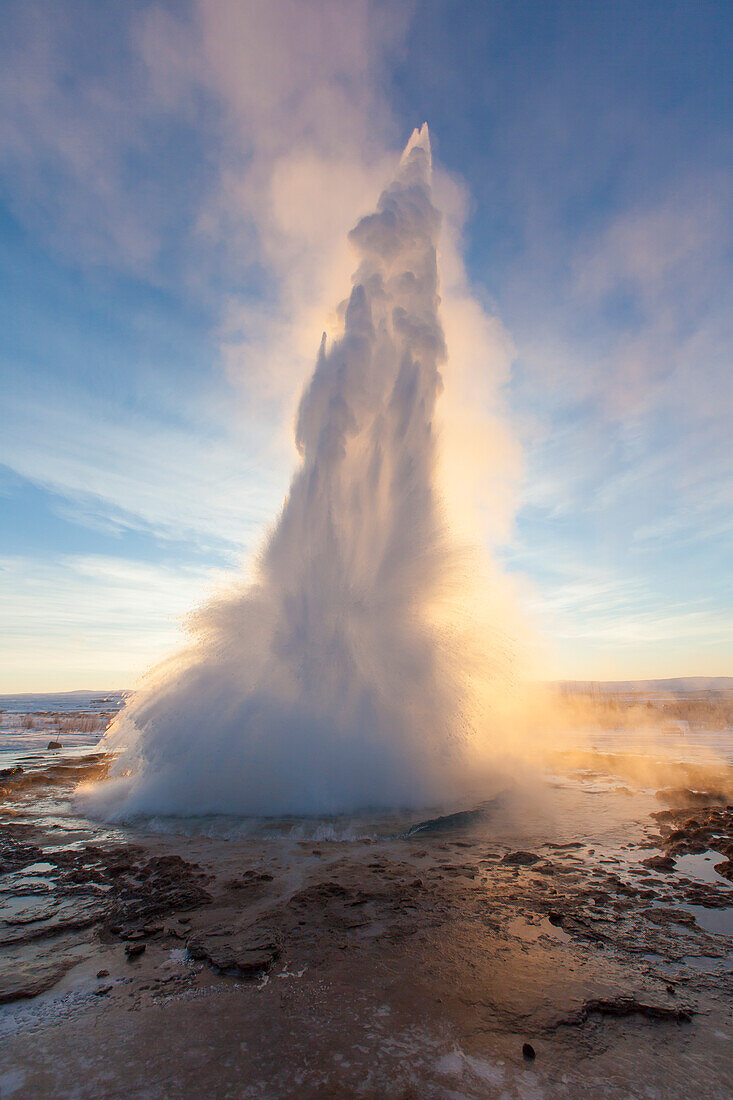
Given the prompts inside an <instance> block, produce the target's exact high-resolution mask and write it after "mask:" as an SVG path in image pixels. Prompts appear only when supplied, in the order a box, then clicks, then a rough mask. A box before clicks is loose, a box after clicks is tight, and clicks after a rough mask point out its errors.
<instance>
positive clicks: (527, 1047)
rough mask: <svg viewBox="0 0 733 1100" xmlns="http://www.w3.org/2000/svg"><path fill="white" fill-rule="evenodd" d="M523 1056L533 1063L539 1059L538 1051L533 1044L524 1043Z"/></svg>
mask: <svg viewBox="0 0 733 1100" xmlns="http://www.w3.org/2000/svg"><path fill="white" fill-rule="evenodd" d="M522 1055H523V1057H524V1058H526V1059H527V1061H528V1062H533V1061H534V1059H535V1058H536V1057H537V1054H536V1051H535V1049H534V1047H533V1046H532V1044H531V1043H524V1044H523V1046H522Z"/></svg>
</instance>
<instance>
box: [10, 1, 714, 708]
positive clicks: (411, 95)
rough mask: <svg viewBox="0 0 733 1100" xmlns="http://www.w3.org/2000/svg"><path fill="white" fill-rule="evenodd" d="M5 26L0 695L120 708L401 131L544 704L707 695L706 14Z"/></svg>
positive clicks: (140, 15) (195, 598)
mask: <svg viewBox="0 0 733 1100" xmlns="http://www.w3.org/2000/svg"><path fill="white" fill-rule="evenodd" d="M0 20H1V21H2V33H1V34H0V51H2V58H0V95H1V96H2V101H3V111H2V121H0V156H1V157H2V163H3V171H2V180H1V182H0V240H1V241H2V248H1V250H0V276H1V278H2V286H3V294H2V296H1V297H0V331H2V334H3V339H2V342H1V350H0V364H1V372H2V379H1V381H0V507H1V508H2V514H3V517H4V522H3V524H2V532H1V535H0V621H1V623H2V626H1V628H0V651H1V652H0V684H2V687H1V688H0V690H6V691H15V690H24V689H25V690H44V689H48V690H52V689H62V688H78V687H97V686H99V687H113V686H127V685H128V684H130V683H131V682H132V681H133V680H134V678H135V677H136V676H137V675H139V673H140V672H142V671H143V670H144V669H145V668H146V667H147V666H148V665H149V663H150V662H152V661H154V660H156V659H158V658H159V657H160V656H162V655H163V654H164V652H165V651H166V650H167V649H168V648H169V647H170V646H171V645H174V644H175V642H176V638H177V637H178V636H179V630H180V622H181V620H182V618H183V616H185V613H186V612H187V610H189V609H190V608H192V607H193V606H195V605H196V604H197V603H198V602H199V601H201V600H202V599H203V598H204V596H205V593H206V592H207V591H210V590H211V588H212V586H214V587H215V586H216V585H217V584H219V583H221V582H222V580H223V579H224V578H225V577H226V575H227V572H228V571H230V570H231V569H233V568H236V567H239V566H240V565H242V564H243V563H244V568H246V560H247V557H248V555H249V554H250V553H251V552H252V551H253V549H256V547H257V545H258V543H259V541H260V540H261V539H262V537H263V534H264V532H265V531H266V529H267V524H268V523H269V522H271V521H272V519H273V518H274V516H275V515H276V513H277V510H278V508H279V506H280V504H281V502H282V498H283V495H284V493H285V492H286V491H287V485H288V480H289V474H290V472H291V470H292V468H293V464H294V461H295V458H294V451H293V448H292V444H291V441H290V424H291V421H292V413H293V409H294V406H295V402H296V400H297V396H298V393H299V391H300V389H301V387H302V385H303V383H304V381H305V379H306V378H307V376H308V373H309V371H310V369H311V367H312V362H313V359H314V355H315V350H316V348H317V345H318V340H319V337H320V332H321V330H322V329H323V328H324V327H328V324H329V323H330V319H329V311H330V310H332V308H333V306H335V304H336V303H337V302H338V301H339V299H340V298H341V297H343V295H344V293H345V292H346V290H347V289H348V256H347V254H346V252H345V246H344V237H345V233H346V231H347V230H348V228H349V227H350V225H351V224H352V223H353V221H354V220H355V218H356V217H357V216H358V215H359V214H361V213H363V212H364V210H366V209H368V208H369V205H370V204H371V203H372V202H373V200H374V198H375V196H376V194H377V193H378V190H379V187H380V185H381V184H382V183H383V182H384V181H385V180H386V178H388V175H389V170H390V165H391V164H392V163H393V162H394V157H395V156H396V155H397V153H398V151H399V149H400V147H401V145H402V144H404V142H405V141H406V139H407V137H408V136H409V133H410V131H411V129H412V127H413V126H414V125H416V124H419V123H421V122H422V121H423V120H424V119H427V121H428V123H429V125H430V129H431V137H432V141H433V149H434V154H435V158H436V162H437V164H438V165H439V169H440V172H439V177H440V178H439V180H438V181H437V183H438V189H439V193H440V194H441V195H443V196H444V197H445V199H446V202H447V207H448V222H449V223H450V225H451V226H452V229H451V232H453V234H454V239H455V237H456V235H457V234H458V233H460V235H461V239H462V251H463V260H464V263H465V270H462V269H459V267H460V265H458V266H456V264H457V261H456V260H455V259H454V261H453V264H454V268H455V270H454V275H455V279H454V282H455V281H456V280H457V281H458V283H460V286H461V288H462V289H461V294H463V295H464V298H465V297H466V296H468V295H469V294H470V299H471V301H472V302H473V303H475V304H476V309H480V310H481V311H482V313H481V316H482V317H483V319H484V320H485V321H486V324H487V325H490V326H493V327H491V332H492V333H493V336H492V340H493V341H494V344H493V345H492V347H491V348H488V345H487V349H488V350H487V353H486V363H487V365H486V368H485V373H486V382H487V386H486V389H485V392H486V394H487V396H486V402H487V404H488V405H490V406H491V408H490V409H489V410H488V411H489V412H490V414H491V416H493V417H494V421H493V422H494V424H495V425H496V438H497V439H498V438H499V436H501V437H502V439H503V436H504V434H505V435H506V436H507V438H509V437H511V439H512V440H513V441H514V442H513V443H512V444H511V445H509V444H505V443H502V445H501V446H500V447H499V445H498V444H497V455H498V457H495V460H493V461H494V462H495V465H496V466H497V468H498V466H499V465H501V464H502V463H506V466H507V469H508V468H509V467H511V474H510V476H509V475H508V476H507V478H506V480H507V483H508V485H509V488H508V489H507V491H506V494H505V495H507V494H508V495H510V497H511V500H510V506H509V505H507V504H506V501H505V503H504V506H503V511H502V515H501V518H498V517H497V516H496V515H495V511H496V510H492V511H491V517H490V520H489V522H488V524H487V529H486V538H487V541H489V542H490V543H491V549H492V553H494V554H495V555H496V556H497V557H498V559H499V560H500V562H501V563H502V565H503V567H504V568H505V569H507V570H508V571H510V572H511V573H512V574H513V575H514V576H515V577H516V578H517V585H518V587H519V590H520V592H521V598H522V600H523V602H524V603H525V605H526V608H527V613H528V615H529V617H530V618H531V619H532V621H533V622H534V623H535V624H536V627H537V630H538V632H539V633H540V634H541V635H543V636H544V637H545V638H546V640H547V650H548V653H549V654H550V658H549V659H548V666H547V668H548V674H552V675H560V676H566V677H570V678H588V677H592V678H617V677H626V676H634V675H638V676H640V677H650V676H665V675H669V676H672V675H684V674H701V675H705V674H709V675H716V674H718V675H724V674H730V672H731V669H732V667H733V662H732V661H731V656H732V655H733V587H732V582H731V563H732V562H733V548H732V546H731V543H732V541H733V540H732V538H731V534H732V526H733V524H732V516H733V477H732V476H731V475H732V473H733V471H732V469H731V467H732V465H733V459H732V457H731V456H732V454H733V448H731V445H730V424H731V416H732V414H733V393H732V388H733V387H732V383H731V377H732V375H733V371H732V369H731V352H730V349H731V336H732V335H733V334H732V332H731V329H732V327H733V320H732V318H733V308H732V307H733V302H731V297H732V294H731V288H732V287H733V278H732V276H733V255H732V250H731V241H732V234H731V193H732V190H731V167H730V166H731V164H733V156H732V153H733V149H732V145H733V127H732V126H731V120H732V119H733V76H732V75H731V67H730V63H729V58H730V56H731V51H732V49H733V13H732V11H731V8H730V5H729V4H727V3H722V2H721V3H709V2H705V0H695V2H692V0H691V2H688V3H674V2H672V0H666V2H664V3H653V2H644V3H639V2H633V3H632V2H630V3H624V2H622V0H618V2H615V3H613V4H605V5H601V4H596V3H591V2H582V0H576V2H573V3H547V2H543V3H532V2H519V3H518V2H511V3H492V2H488V0H487V2H482V3H469V2H462V3H458V2H455V0H454V2H450V3H449V2H437V0H426V2H423V3H415V4H408V3H402V2H400V3H387V4H373V3H371V4H367V3H361V2H359V0H353V2H350V3H345V4H344V3H336V2H335V0H333V2H331V0H323V2H314V3H308V4H306V3H297V2H296V0H275V2H273V3H270V4H268V5H262V4H258V3H250V2H246V3H245V2H235V0H197V2H192V3H168V4H163V3H142V2H137V0H133V2H131V3H128V4H124V5H120V4H117V3H108V2H99V0H97V2H94V3H92V2H90V3H84V2H75V3H64V2H54V3H47V4H44V3H37V4H33V5H28V4H26V3H22V2H14V0H9V2H7V3H6V4H4V5H3V11H2V14H1V15H0ZM446 262H447V263H450V262H451V261H450V260H447V261H446ZM456 273H457V274H456ZM447 281H448V282H450V277H448V279H447ZM448 291H449V296H450V292H451V291H450V287H448ZM487 331H488V330H487ZM497 334H500V335H501V339H499V338H498V336H497ZM499 344H500V345H501V350H500V351H498V350H497V348H498V346H499ZM483 349H484V345H483V344H480V345H477V347H476V348H474V349H473V351H474V353H475V357H476V360H477V364H478V365H477V366H476V367H475V368H473V369H474V370H475V371H477V372H479V373H480V372H481V370H482V369H483V368H482V365H481V355H480V354H478V352H482V351H483ZM492 349H493V350H492ZM509 349H511V350H509ZM454 354H455V356H456V358H459V357H460V356H461V354H462V349H461V347H460V346H459V347H454ZM446 382H447V385H448V386H450V382H451V378H450V374H448V376H447V379H446ZM487 430H490V431H493V429H487ZM492 438H493V437H492ZM520 453H521V458H518V457H517V456H518V455H519V454H520ZM482 463H488V459H486V457H485V453H484V451H483V450H480V451H477V452H476V463H475V466H476V476H477V478H478V479H479V481H480V480H481V478H482V477H484V476H485V479H486V484H487V486H488V485H489V483H491V484H493V482H494V481H495V480H497V479H498V480H501V476H503V474H502V475H501V476H500V475H498V474H497V471H496V469H494V468H493V467H492V468H490V467H489V465H482ZM487 491H488V490H487ZM489 495H490V493H489ZM509 511H511V513H512V516H513V519H512V522H511V523H510V522H508V519H507V514H508V512H509ZM493 519H495V520H496V522H495V523H494V524H493V527H492V522H493Z"/></svg>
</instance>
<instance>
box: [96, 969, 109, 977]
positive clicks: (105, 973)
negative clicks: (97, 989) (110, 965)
mask: <svg viewBox="0 0 733 1100" xmlns="http://www.w3.org/2000/svg"><path fill="white" fill-rule="evenodd" d="M97 977H98V978H108V977H109V970H98V971H97Z"/></svg>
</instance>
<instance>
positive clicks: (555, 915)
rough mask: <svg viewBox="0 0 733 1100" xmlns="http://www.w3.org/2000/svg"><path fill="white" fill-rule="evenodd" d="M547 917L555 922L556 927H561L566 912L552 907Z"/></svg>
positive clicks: (551, 921)
mask: <svg viewBox="0 0 733 1100" xmlns="http://www.w3.org/2000/svg"><path fill="white" fill-rule="evenodd" d="M547 919H548V920H549V922H550V924H554V925H555V927H556V928H559V926H560V925H561V924H562V922H563V920H564V919H565V917H564V914H562V913H559V912H558V911H557V910H555V909H551V910H550V912H549V913H548V914H547Z"/></svg>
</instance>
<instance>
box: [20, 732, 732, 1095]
mask: <svg viewBox="0 0 733 1100" xmlns="http://www.w3.org/2000/svg"><path fill="white" fill-rule="evenodd" d="M44 721H45V720H44V718H43V717H42V716H41V717H38V716H36V720H35V723H34V725H35V729H34V731H32V732H29V736H35V737H36V740H38V737H39V736H41V737H44V736H45V732H46V727H45V726H44ZM66 722H67V730H70V729H71V726H73V724H74V722H73V718H71V717H70V718H67V719H66ZM46 724H47V723H46ZM6 733H7V731H6ZM626 736H627V735H624V734H622V733H620V732H619V733H613V731H610V732H609V731H607V732H605V733H604V734H602V735H600V734H599V735H598V736H597V737H596V738H595V741H596V744H595V746H594V745H592V744H589V747H587V748H586V749H585V750H584V751H582V752H581V751H574V752H573V753H566V754H563V755H558V756H557V757H556V758H555V759H554V760H553V762H552V764H551V766H550V765H548V766H547V767H546V768H545V769H544V772H543V775H542V779H541V782H540V783H539V784H535V786H534V787H532V788H531V789H526V790H523V789H520V788H519V787H517V788H516V789H507V790H506V791H505V792H504V793H503V794H502V795H500V796H499V797H497V798H494V799H493V800H490V801H488V802H486V803H484V804H482V805H479V806H477V807H475V808H473V809H471V810H469V811H467V812H459V813H456V814H453V815H450V816H443V817H432V818H431V817H428V816H427V815H425V816H424V817H423V818H422V820H421V819H420V817H419V815H414V814H413V815H396V816H395V817H394V818H392V819H388V818H386V817H382V818H380V819H376V818H363V819H358V820H357V819H353V818H352V819H349V820H344V819H340V820H331V821H324V820H321V821H315V820H300V821H285V820H279V821H269V822H265V823H263V822H259V823H255V822H252V821H245V820H242V819H239V820H237V819H233V818H232V819H229V818H205V819H199V820H197V821H189V822H185V821H183V820H166V821H163V820H158V821H155V820H149V819H148V820H146V821H145V822H139V823H138V824H137V825H136V826H135V827H132V826H129V825H128V826H125V827H116V828H114V829H111V828H109V827H107V826H105V827H100V826H98V825H96V824H94V823H92V822H90V821H87V820H85V819H83V818H80V817H79V816H77V814H76V813H75V811H74V809H73V804H72V802H71V797H72V793H73V790H74V788H75V786H76V784H77V783H78V781H79V780H80V779H82V778H85V777H86V778H100V777H101V776H103V774H104V772H105V770H106V768H107V766H108V760H107V759H106V757H105V756H104V755H103V754H101V753H99V752H98V751H95V749H94V747H93V746H91V747H87V748H82V747H77V748H74V749H72V750H70V751H68V752H67V751H66V750H65V749H64V750H61V751H56V752H53V751H50V752H49V751H46V750H45V747H44V748H43V749H42V750H41V749H39V748H36V749H35V750H34V751H33V752H26V753H25V754H23V753H22V752H20V753H19V752H18V748H17V745H16V747H15V749H14V750H13V751H14V755H12V754H10V753H8V754H6V756H7V757H8V759H6V760H5V761H4V765H5V771H6V773H7V774H4V775H3V777H2V780H0V783H1V784H2V787H3V791H2V797H3V802H2V816H1V824H0V860H1V864H0V871H1V872H2V873H1V875H0V891H1V893H0V904H1V909H0V921H1V923H0V943H1V944H2V946H1V948H0V954H1V959H0V1000H1V1001H2V1007H1V1008H0V1035H1V1036H2V1042H1V1043H0V1095H1V1096H49V1095H58V1096H74V1097H95V1098H97V1097H105V1096H108V1097H116V1096H120V1095H126V1096H132V1097H142V1096H145V1097H151V1096H152V1097H178V1096H182V1097H183V1096H193V1095H197V1096H199V1095H215V1096H237V1097H252V1098H255V1097H257V1098H259V1097H299V1098H304V1097H349V1096H359V1097H374V1098H376V1097H380V1098H382V1097H395V1098H398V1097H402V1098H405V1100H406V1098H408V1097H414V1098H417V1097H421V1098H422V1097H452V1098H455V1097H487V1096H489V1097H493V1096H496V1097H520V1098H523V1100H528V1098H534V1097H537V1098H539V1097H556V1096H557V1097H561V1096H567V1097H586V1096H587V1097H600V1096H609V1097H629V1096H633V1097H637V1096H638V1097H647V1098H649V1097H660V1098H661V1097H664V1098H665V1100H667V1098H671V1097H688V1096H690V1095H696V1096H700V1097H728V1096H730V1095H731V1094H733V1059H731V1043H732V1042H733V1011H732V1010H733V959H732V958H731V953H730V951H731V942H732V941H731V935H733V887H732V881H733V863H732V862H731V856H733V797H731V791H732V790H733V775H732V774H731V768H730V767H729V765H727V764H725V763H721V764H720V765H719V766H717V767H715V768H711V767H710V766H709V765H705V766H703V765H701V764H700V763H699V762H696V760H697V759H698V758H699V755H700V754H699V752H698V740H699V738H696V735H695V734H694V732H693V731H692V730H688V732H687V733H686V734H685V733H680V732H676V733H675V732H673V731H668V732H666V733H664V734H663V735H660V736H658V737H657V738H656V740H655V741H654V745H655V748H654V750H653V751H652V750H649V751H647V752H646V753H641V752H639V751H638V748H637V749H635V750H634V752H631V751H625V749H624V739H625V737H626ZM700 737H701V738H702V740H707V735H705V734H701V735H700ZM726 738H728V739H730V738H729V735H728V734H720V733H719V734H718V740H719V741H721V739H722V741H725V740H726ZM6 739H7V738H6ZM665 739H666V740H665ZM590 741H593V738H590ZM660 743H663V744H664V747H665V751H664V752H663V753H662V752H661V751H659V745H660ZM655 753H656V755H655ZM11 756H12V759H13V760H14V761H15V763H14V764H11V763H8V760H9V759H10V758H11ZM685 757H687V759H685ZM18 767H20V768H22V771H17V770H15V769H17V768H18ZM651 776H654V777H655V778H657V777H659V778H661V779H663V780H664V782H665V785H664V786H662V787H656V786H655V784H654V783H650V777H651ZM164 830H165V831H164ZM525 1044H528V1046H526V1045H525Z"/></svg>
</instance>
